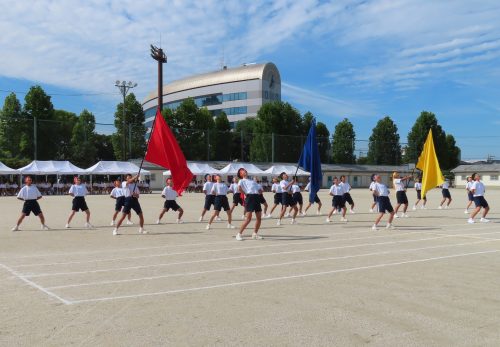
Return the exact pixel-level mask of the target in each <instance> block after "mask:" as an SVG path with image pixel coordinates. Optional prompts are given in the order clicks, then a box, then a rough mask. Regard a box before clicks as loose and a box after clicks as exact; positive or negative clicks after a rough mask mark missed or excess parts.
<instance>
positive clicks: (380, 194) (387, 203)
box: [372, 175, 394, 230]
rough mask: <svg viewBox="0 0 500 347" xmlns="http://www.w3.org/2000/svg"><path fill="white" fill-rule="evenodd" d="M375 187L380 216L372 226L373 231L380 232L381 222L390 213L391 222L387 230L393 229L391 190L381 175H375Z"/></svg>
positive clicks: (388, 223)
mask: <svg viewBox="0 0 500 347" xmlns="http://www.w3.org/2000/svg"><path fill="white" fill-rule="evenodd" d="M374 179H375V185H374V190H373V192H374V194H375V195H376V196H377V204H378V211H379V215H378V217H377V218H376V219H375V224H373V226H372V230H378V224H379V223H380V220H381V219H382V217H383V216H384V214H385V213H386V212H389V213H390V215H389V221H388V222H387V225H386V228H387V229H392V228H393V226H392V220H393V219H394V209H393V208H392V205H391V200H390V199H389V189H387V186H386V185H385V184H383V183H382V178H381V177H380V175H375V177H374Z"/></svg>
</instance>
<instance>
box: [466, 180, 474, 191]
mask: <svg viewBox="0 0 500 347" xmlns="http://www.w3.org/2000/svg"><path fill="white" fill-rule="evenodd" d="M473 184H474V181H470V182H467V184H466V185H465V189H467V190H469V191H470V190H471V188H472V185H473Z"/></svg>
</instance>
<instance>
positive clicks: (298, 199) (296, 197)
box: [292, 192, 303, 205]
mask: <svg viewBox="0 0 500 347" xmlns="http://www.w3.org/2000/svg"><path fill="white" fill-rule="evenodd" d="M292 197H293V201H295V203H296V204H299V205H302V204H303V201H302V194H301V193H300V192H297V193H293V196H292Z"/></svg>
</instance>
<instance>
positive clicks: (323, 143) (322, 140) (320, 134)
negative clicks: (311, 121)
mask: <svg viewBox="0 0 500 347" xmlns="http://www.w3.org/2000/svg"><path fill="white" fill-rule="evenodd" d="M316 137H317V140H318V148H319V156H320V158H321V162H322V163H329V162H330V158H329V153H328V151H329V149H330V132H329V131H328V128H327V127H326V124H325V123H322V122H317V123H316Z"/></svg>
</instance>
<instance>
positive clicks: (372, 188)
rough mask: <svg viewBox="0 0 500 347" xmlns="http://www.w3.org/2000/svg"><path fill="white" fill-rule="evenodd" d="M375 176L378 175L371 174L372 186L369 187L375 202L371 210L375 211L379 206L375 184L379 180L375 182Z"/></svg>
mask: <svg viewBox="0 0 500 347" xmlns="http://www.w3.org/2000/svg"><path fill="white" fill-rule="evenodd" d="M375 177H377V175H376V174H372V176H371V180H372V182H371V183H370V188H369V189H370V192H372V196H373V203H372V205H371V206H370V212H373V209H374V208H375V206H377V195H376V194H375V184H376V183H377V182H375Z"/></svg>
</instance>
